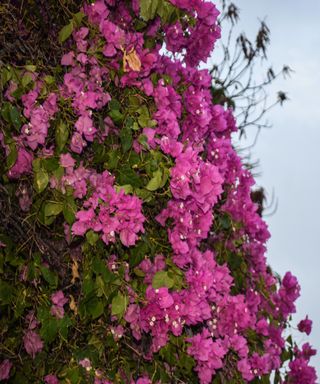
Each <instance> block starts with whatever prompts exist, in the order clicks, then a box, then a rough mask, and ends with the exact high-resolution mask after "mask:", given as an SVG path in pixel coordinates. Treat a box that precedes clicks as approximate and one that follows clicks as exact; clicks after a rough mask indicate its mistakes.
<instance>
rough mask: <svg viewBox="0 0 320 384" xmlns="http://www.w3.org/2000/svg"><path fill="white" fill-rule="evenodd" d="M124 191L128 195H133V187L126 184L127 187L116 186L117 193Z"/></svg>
mask: <svg viewBox="0 0 320 384" xmlns="http://www.w3.org/2000/svg"><path fill="white" fill-rule="evenodd" d="M122 189H123V190H124V193H125V194H126V195H127V194H128V193H133V188H132V185H130V184H126V185H116V186H115V190H116V191H117V192H120V191H121V190H122Z"/></svg>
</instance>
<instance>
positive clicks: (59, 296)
mask: <svg viewBox="0 0 320 384" xmlns="http://www.w3.org/2000/svg"><path fill="white" fill-rule="evenodd" d="M51 301H52V303H53V305H52V307H51V309H50V313H51V315H53V316H55V317H56V318H57V319H62V318H63V316H64V308H63V306H64V305H65V304H66V303H67V302H68V299H67V298H66V297H65V296H64V294H63V292H62V291H58V292H56V293H54V294H53V295H51Z"/></svg>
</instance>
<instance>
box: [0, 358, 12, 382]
mask: <svg viewBox="0 0 320 384" xmlns="http://www.w3.org/2000/svg"><path fill="white" fill-rule="evenodd" d="M11 368H12V363H11V361H9V360H8V359H5V360H3V362H2V363H1V364H0V381H1V380H7V379H9V376H10V370H11Z"/></svg>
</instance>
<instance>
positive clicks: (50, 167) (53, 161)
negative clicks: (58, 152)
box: [41, 157, 59, 172]
mask: <svg viewBox="0 0 320 384" xmlns="http://www.w3.org/2000/svg"><path fill="white" fill-rule="evenodd" d="M41 166H42V167H43V168H44V169H45V170H46V171H48V172H52V171H55V170H56V169H58V168H59V160H58V159H57V158H56V157H47V158H46V159H41Z"/></svg>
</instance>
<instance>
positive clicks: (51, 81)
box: [43, 75, 55, 85]
mask: <svg viewBox="0 0 320 384" xmlns="http://www.w3.org/2000/svg"><path fill="white" fill-rule="evenodd" d="M43 80H44V81H45V82H46V83H47V84H49V85H50V84H53V83H54V82H55V78H54V77H53V76H50V75H47V76H45V77H44V78H43Z"/></svg>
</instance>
